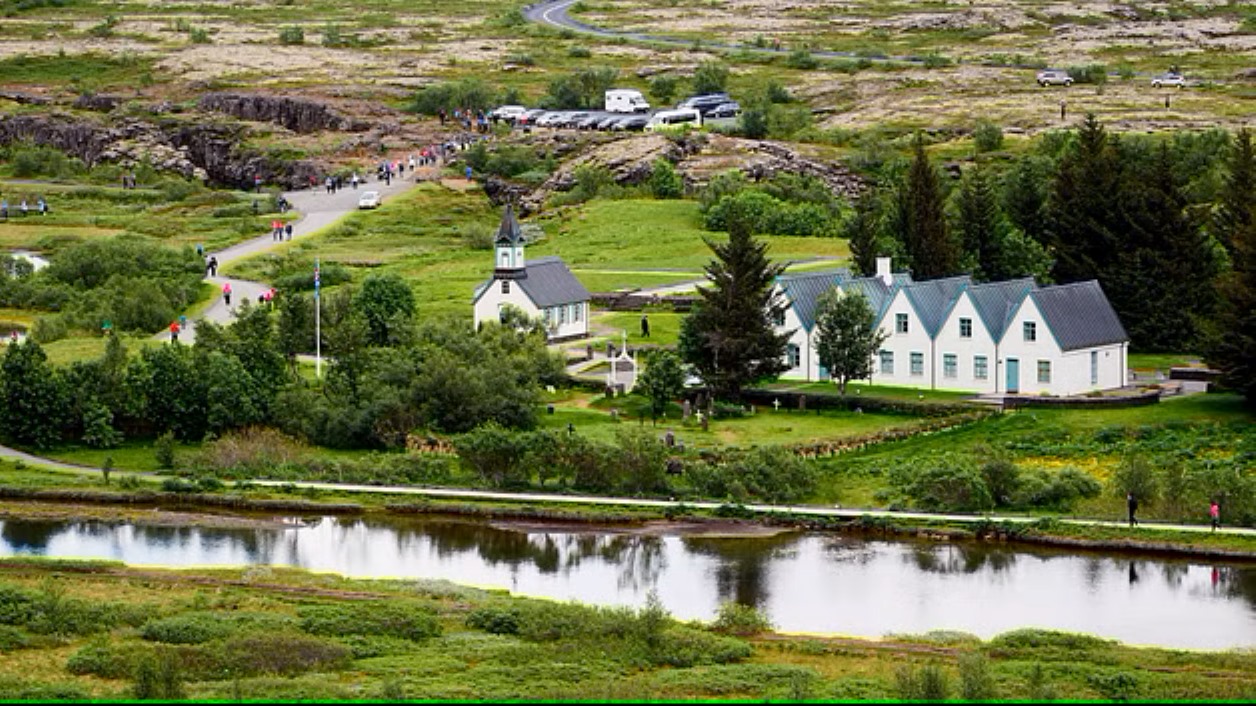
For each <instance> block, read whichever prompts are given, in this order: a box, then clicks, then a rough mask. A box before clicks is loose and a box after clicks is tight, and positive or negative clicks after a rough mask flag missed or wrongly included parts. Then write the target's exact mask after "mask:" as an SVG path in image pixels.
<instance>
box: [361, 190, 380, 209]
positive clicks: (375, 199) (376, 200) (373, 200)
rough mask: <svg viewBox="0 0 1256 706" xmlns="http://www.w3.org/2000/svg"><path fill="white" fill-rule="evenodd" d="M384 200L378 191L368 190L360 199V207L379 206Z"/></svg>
mask: <svg viewBox="0 0 1256 706" xmlns="http://www.w3.org/2000/svg"><path fill="white" fill-rule="evenodd" d="M382 200H383V199H381V198H380V195H379V192H378V191H367V192H366V193H364V194H362V196H361V198H359V199H358V208H379V204H380V202H381V201H382Z"/></svg>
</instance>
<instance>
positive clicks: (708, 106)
mask: <svg viewBox="0 0 1256 706" xmlns="http://www.w3.org/2000/svg"><path fill="white" fill-rule="evenodd" d="M732 100H733V99H732V98H729V97H728V94H727V93H706V94H703V95H700V96H691V97H689V98H686V99H685V100H683V101H681V102H679V103H677V104H676V107H677V108H678V109H679V108H696V109H697V110H698V112H699V113H702V117H704V118H705V117H706V115H707V113H709V112H711V111H712V110H714V109H715V108H716V107H717V106H720V105H724V104H725V103H729V102H732Z"/></svg>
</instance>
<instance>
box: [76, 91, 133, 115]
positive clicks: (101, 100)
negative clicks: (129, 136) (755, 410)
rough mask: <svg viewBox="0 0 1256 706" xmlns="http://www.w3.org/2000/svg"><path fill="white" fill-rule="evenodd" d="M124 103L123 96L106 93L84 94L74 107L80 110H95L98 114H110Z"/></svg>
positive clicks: (77, 99)
mask: <svg viewBox="0 0 1256 706" xmlns="http://www.w3.org/2000/svg"><path fill="white" fill-rule="evenodd" d="M121 103H122V97H121V96H111V95H107V94H104V93H84V94H83V95H81V96H79V97H78V98H76V99H74V107H75V108H78V109H79V110H94V111H96V112H97V113H108V112H109V111H111V110H113V109H114V108H117V107H118V106H119V105H120V104H121Z"/></svg>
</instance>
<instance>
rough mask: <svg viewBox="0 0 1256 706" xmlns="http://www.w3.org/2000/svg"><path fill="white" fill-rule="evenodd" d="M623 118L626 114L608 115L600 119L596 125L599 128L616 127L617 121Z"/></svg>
mask: <svg viewBox="0 0 1256 706" xmlns="http://www.w3.org/2000/svg"><path fill="white" fill-rule="evenodd" d="M623 119H624V116H622V115H608V116H607V117H605V118H602V119H601V120H599V121H598V122H597V125H594V127H595V128H597V129H598V130H610V129H612V128H614V127H615V123H617V122H619V121H620V120H623Z"/></svg>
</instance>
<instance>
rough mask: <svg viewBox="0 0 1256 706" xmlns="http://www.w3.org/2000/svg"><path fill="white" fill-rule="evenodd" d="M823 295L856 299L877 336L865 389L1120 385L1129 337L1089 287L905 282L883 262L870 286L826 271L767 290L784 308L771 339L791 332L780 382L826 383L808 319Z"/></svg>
mask: <svg viewBox="0 0 1256 706" xmlns="http://www.w3.org/2000/svg"><path fill="white" fill-rule="evenodd" d="M830 288H837V289H839V290H841V291H842V292H844V293H845V292H859V293H861V294H863V295H864V296H865V297H866V298H867V299H868V302H869V304H870V305H871V306H872V310H873V312H874V313H875V314H876V321H877V324H876V325H877V327H878V328H879V329H880V330H881V331H882V332H884V333H885V334H886V339H885V342H884V343H883V344H882V346H881V349H880V350H879V351H878V352H877V354H876V357H875V359H874V361H873V373H872V376H871V378H870V382H872V383H875V384H885V385H903V386H909V387H922V388H925V387H927V388H930V389H949V390H963V391H972V392H982V393H1008V394H1018V393H1019V394H1041V393H1047V394H1053V395H1061V396H1064V395H1077V394H1082V393H1086V392H1090V391H1093V390H1107V389H1113V388H1119V387H1121V386H1123V385H1124V384H1125V379H1126V375H1127V369H1128V368H1127V364H1126V355H1127V353H1128V350H1129V336H1128V335H1126V333H1125V329H1124V328H1123V327H1122V326H1121V322H1120V320H1119V319H1118V318H1117V315H1116V312H1115V311H1114V310H1113V309H1112V306H1111V305H1110V304H1109V303H1108V299H1107V297H1106V296H1104V293H1103V290H1102V289H1101V288H1100V286H1099V283H1098V282H1095V281H1093V280H1092V281H1089V282H1077V283H1074V284H1067V285H1059V286H1049V287H1039V286H1037V285H1036V284H1035V283H1034V281H1033V280H1032V279H1030V278H1025V279H1016V280H1009V281H1006V282H989V283H983V284H977V283H974V282H973V281H972V279H971V278H969V277H968V276H961V277H948V278H945V279H938V280H931V281H928V282H913V281H912V279H911V277H910V276H909V275H907V274H903V273H898V274H893V273H891V271H890V259H889V258H878V260H877V274H876V276H874V277H859V278H856V277H852V276H851V274H850V272H849V271H847V270H844V269H836V270H827V271H824V272H813V273H807V274H802V275H796V276H790V277H781V278H779V279H778V280H777V291H778V292H779V293H780V295H781V296H782V297H783V298H784V300H785V302H786V303H787V305H788V306H787V309H786V311H785V315H784V317H782V318H781V319H779V320H778V321H777V322H776V324H777V330H778V331H792V336H791V338H790V341H789V345H788V348H787V353H786V360H787V362H788V363H789V365H790V369H789V370H788V371H787V372H785V373H784V374H783V375H782V377H784V378H787V379H801V380H813V381H814V380H824V379H828V371H827V370H825V369H824V368H823V367H822V366H821V365H820V361H819V358H818V355H817V353H816V346H815V344H816V340H815V336H816V330H815V314H816V306H817V302H818V301H819V298H820V295H822V294H823V293H824V292H826V291H828V290H829V289H830Z"/></svg>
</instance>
